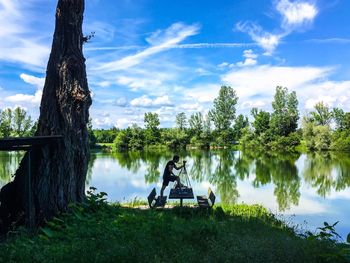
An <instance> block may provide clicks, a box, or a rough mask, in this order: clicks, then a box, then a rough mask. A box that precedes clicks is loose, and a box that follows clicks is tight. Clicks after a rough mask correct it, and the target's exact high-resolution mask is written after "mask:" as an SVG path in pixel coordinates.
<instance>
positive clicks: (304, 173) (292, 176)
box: [0, 150, 350, 211]
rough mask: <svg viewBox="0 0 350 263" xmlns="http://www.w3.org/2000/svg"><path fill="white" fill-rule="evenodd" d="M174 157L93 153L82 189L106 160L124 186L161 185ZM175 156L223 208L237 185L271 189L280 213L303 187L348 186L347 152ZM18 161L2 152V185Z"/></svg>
mask: <svg viewBox="0 0 350 263" xmlns="http://www.w3.org/2000/svg"><path fill="white" fill-rule="evenodd" d="M173 154H174V152H170V151H166V150H162V151H156V150H153V151H143V152H132V151H130V152H118V153H110V154H109V153H107V154H101V153H98V154H96V153H95V154H94V153H93V154H91V159H90V163H89V166H88V173H87V179H86V184H87V185H90V184H91V182H92V181H93V178H94V177H95V176H97V174H96V173H99V171H96V170H94V167H95V165H96V164H97V163H101V162H105V161H107V160H108V161H110V162H113V163H115V164H116V165H117V166H118V167H119V168H120V169H122V170H124V171H125V170H126V171H128V174H129V176H130V177H128V178H130V179H128V178H126V182H127V181H128V180H130V181H131V180H132V176H133V175H140V174H141V176H142V178H144V183H143V184H144V185H150V184H156V183H160V182H161V176H162V172H163V169H164V166H165V163H166V162H167V161H168V160H170V159H171V158H172V156H173ZM178 154H179V155H180V156H181V157H182V158H184V159H186V160H187V161H188V173H189V176H190V179H191V181H192V182H193V183H195V184H202V185H211V186H212V187H213V188H214V189H215V191H216V194H217V195H218V197H219V198H220V199H221V202H223V203H235V202H237V199H238V198H239V197H240V191H242V189H240V188H239V187H238V184H239V183H240V182H244V183H245V184H249V185H251V187H252V189H264V188H266V187H267V188H272V190H273V195H274V199H275V202H276V204H277V205H278V209H279V211H286V210H289V209H290V208H291V206H298V205H299V202H300V198H301V187H302V185H305V186H306V187H308V188H311V189H312V190H313V191H314V192H315V193H316V194H317V195H318V196H320V197H323V198H327V197H328V196H329V195H331V194H332V193H334V192H339V191H342V190H344V189H347V188H348V187H349V186H350V155H349V154H346V153H334V152H322V153H308V154H302V155H301V154H298V153H294V154H291V153H288V154H286V153H285V154H277V153H266V152H264V153H259V152H249V151H244V152H242V151H230V150H216V151H202V150H191V151H183V152H178ZM22 156H23V154H22V153H18V152H0V162H1V165H0V186H2V185H4V184H6V183H7V182H9V181H10V180H11V175H13V174H14V173H15V171H16V169H17V167H18V165H19V162H20V160H21V158H22ZM119 168H118V169H119ZM130 174H131V175H130ZM111 176H113V177H118V176H120V174H119V175H118V174H115V173H114V174H113V175H111ZM116 180H118V178H116ZM141 183H142V182H141ZM243 201H244V200H243Z"/></svg>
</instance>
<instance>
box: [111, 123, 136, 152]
mask: <svg viewBox="0 0 350 263" xmlns="http://www.w3.org/2000/svg"><path fill="white" fill-rule="evenodd" d="M131 136H132V135H131V129H130V128H127V129H125V130H121V131H120V132H119V133H118V135H117V137H116V138H115V139H114V141H113V149H114V150H116V151H121V150H127V149H128V148H129V143H130V140H131Z"/></svg>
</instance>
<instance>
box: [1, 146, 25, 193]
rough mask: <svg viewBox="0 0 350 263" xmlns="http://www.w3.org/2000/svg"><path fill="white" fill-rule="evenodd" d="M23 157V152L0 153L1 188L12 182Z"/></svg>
mask: <svg viewBox="0 0 350 263" xmlns="http://www.w3.org/2000/svg"><path fill="white" fill-rule="evenodd" d="M22 157H23V152H0V188H1V187H2V186H4V185H5V184H6V183H8V182H10V181H11V176H12V175H13V174H14V173H15V172H16V170H17V168H18V166H19V163H20V161H21V159H22Z"/></svg>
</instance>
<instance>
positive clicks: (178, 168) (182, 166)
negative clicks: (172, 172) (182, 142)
mask: <svg viewBox="0 0 350 263" xmlns="http://www.w3.org/2000/svg"><path fill="white" fill-rule="evenodd" d="M185 164H186V162H185V161H183V164H182V165H181V166H179V167H177V166H176V164H175V163H174V168H175V169H176V170H180V169H181V168H184V167H185Z"/></svg>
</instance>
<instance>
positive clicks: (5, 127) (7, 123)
mask: <svg viewBox="0 0 350 263" xmlns="http://www.w3.org/2000/svg"><path fill="white" fill-rule="evenodd" d="M12 122H13V112H12V110H11V109H10V108H8V109H5V110H3V111H2V112H1V115H0V134H1V136H2V137H3V138H7V137H10V136H11V133H12V125H11V124H12Z"/></svg>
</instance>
